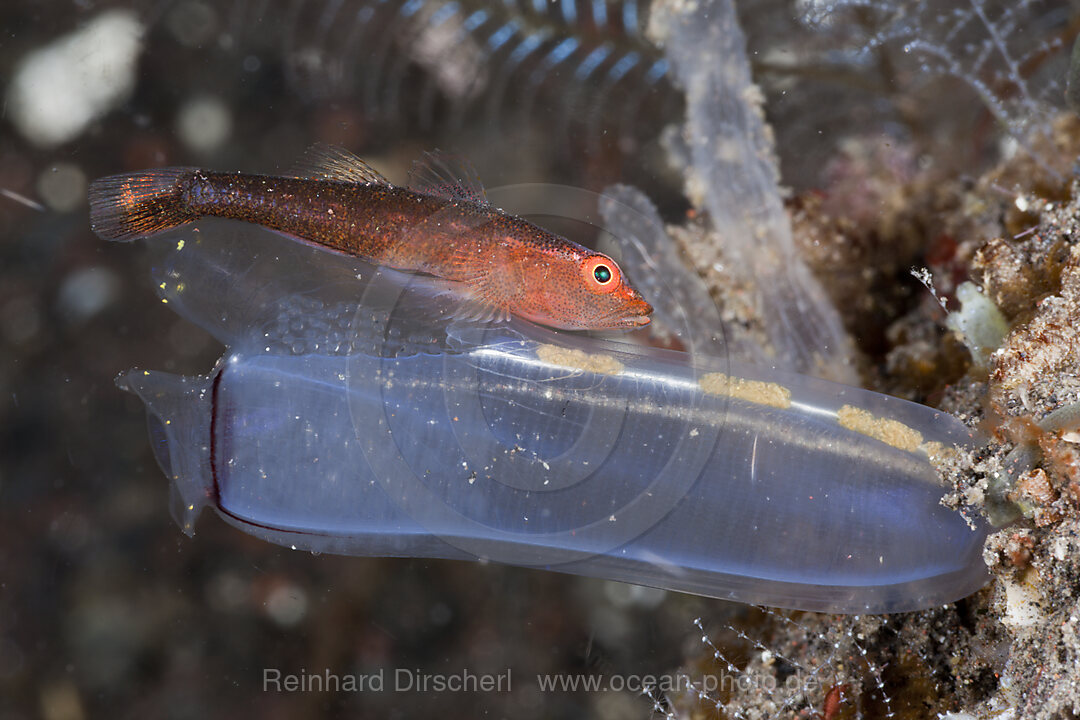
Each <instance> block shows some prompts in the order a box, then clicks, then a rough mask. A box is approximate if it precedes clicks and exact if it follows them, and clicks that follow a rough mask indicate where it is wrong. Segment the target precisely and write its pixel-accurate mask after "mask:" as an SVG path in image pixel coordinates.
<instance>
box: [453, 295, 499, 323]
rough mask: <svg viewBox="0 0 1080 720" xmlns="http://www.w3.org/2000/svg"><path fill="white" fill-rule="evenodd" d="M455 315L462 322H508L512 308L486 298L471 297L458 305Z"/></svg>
mask: <svg viewBox="0 0 1080 720" xmlns="http://www.w3.org/2000/svg"><path fill="white" fill-rule="evenodd" d="M453 316H454V319H455V320H458V321H460V322H464V323H469V324H473V323H476V324H485V325H486V324H488V323H502V322H506V321H507V320H509V319H510V309H509V308H507V307H506V306H505V305H499V304H498V303H494V302H491V301H489V300H487V299H485V298H480V297H470V298H466V299H465V300H464V301H462V303H461V304H460V305H458V307H457V310H455V311H454V315H453Z"/></svg>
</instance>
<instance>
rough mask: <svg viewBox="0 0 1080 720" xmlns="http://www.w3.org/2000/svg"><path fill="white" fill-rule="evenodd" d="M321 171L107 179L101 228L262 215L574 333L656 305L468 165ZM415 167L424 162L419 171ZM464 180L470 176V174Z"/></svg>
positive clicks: (139, 229) (183, 171)
mask: <svg viewBox="0 0 1080 720" xmlns="http://www.w3.org/2000/svg"><path fill="white" fill-rule="evenodd" d="M317 161H318V163H319V165H318V167H317V168H316V169H315V171H314V173H313V174H314V175H315V177H311V178H307V177H304V178H300V177H273V176H262V175H244V174H232V173H214V172H207V171H203V170H197V169H191V168H164V169H160V170H150V171H145V172H142V173H132V174H128V175H116V176H112V177H108V178H102V179H101V180H97V181H95V182H94V183H93V185H92V186H91V189H90V204H91V225H92V227H93V228H94V230H95V232H97V233H98V234H99V235H101V236H102V237H104V238H106V239H109V240H130V239H134V238H138V237H146V236H149V235H153V234H156V233H158V232H162V231H164V230H167V229H170V228H172V227H176V226H178V225H182V224H184V223H187V222H191V221H193V220H196V219H198V218H199V217H203V216H207V215H212V216H216V217H224V218H232V219H235V220H242V221H245V222H250V223H256V224H259V225H263V226H265V227H268V228H272V229H274V230H277V231H280V232H283V233H286V234H288V235H292V236H295V237H297V238H300V239H302V240H305V241H308V242H312V243H316V244H318V245H321V246H323V247H326V248H329V249H331V250H335V251H337V252H342V253H347V254H349V255H354V256H356V257H360V258H363V259H364V260H367V261H369V262H371V263H374V264H377V265H384V266H387V267H390V268H394V269H398V270H405V271H410V272H418V273H426V274H428V275H433V276H435V277H439V278H443V279H445V280H449V281H452V282H454V283H459V284H460V286H461V290H462V292H463V294H464V296H465V298H466V300H467V304H466V305H467V310H466V312H467V313H468V314H470V315H473V316H478V317H506V316H508V315H509V314H510V313H513V314H516V315H520V316H522V317H525V318H527V319H529V320H533V321H535V322H539V323H542V324H545V325H550V326H552V327H558V328H567V329H608V328H632V327H639V326H642V325H645V324H647V323H648V322H649V317H648V316H649V313H651V312H652V308H651V306H649V304H648V303H647V302H645V300H644V299H643V298H642V297H641V295H640V294H639V293H638V292H637V291H636V290H635V289H634V288H632V287H631V286H630V285H629V283H628V282H627V280H626V279H625V278H624V277H623V274H622V272H621V271H620V269H619V267H618V265H617V264H616V263H615V262H614V261H613V260H612V259H611V258H609V257H607V256H606V255H603V254H602V253H598V252H594V251H592V250H589V249H587V248H585V247H583V246H581V245H578V244H577V243H574V242H571V241H570V240H567V239H566V238H563V237H561V236H559V235H555V234H553V233H550V232H548V231H546V230H544V229H542V228H540V227H538V226H536V225H534V224H532V223H530V222H528V221H526V220H524V219H522V218H519V217H515V216H513V215H509V214H507V213H504V212H502V211H501V210H498V209H496V208H493V207H491V206H490V205H488V204H487V203H486V202H485V201H484V200H483V190H482V188H480V187H479V185H477V184H476V183H475V181H470V179H469V177H470V175H469V171H468V170H466V171H465V172H463V173H457V174H451V172H450V167H451V166H450V165H449V164H448V163H447V162H446V160H445V159H444V157H443V156H440V155H428V156H426V157H425V163H426V164H424V165H422V166H421V168H420V169H421V170H422V171H424V172H426V173H427V174H428V176H429V178H430V177H432V176H433V177H434V178H435V180H436V181H437V183H432V182H430V179H429V180H428V181H427V182H425V183H423V187H421V188H420V189H408V188H402V187H396V186H394V185H391V184H390V183H389V182H387V181H386V180H385V179H384V178H382V177H381V176H380V175H378V173H376V172H375V171H374V170H371V169H370V168H369V167H368V166H366V165H364V164H363V163H362V161H360V160H359V159H357V158H355V157H353V156H351V155H348V154H347V153H344V152H343V151H339V150H333V149H324V150H321V151H320V155H319V157H318V158H317ZM415 172H416V168H414V173H415ZM462 178H464V179H462Z"/></svg>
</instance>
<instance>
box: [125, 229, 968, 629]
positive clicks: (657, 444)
mask: <svg viewBox="0 0 1080 720" xmlns="http://www.w3.org/2000/svg"><path fill="white" fill-rule="evenodd" d="M225 226H226V227H225V229H224V230H222V229H220V228H218V229H213V228H211V229H209V230H206V231H204V230H199V229H197V230H195V231H194V232H191V231H189V232H187V233H183V234H180V235H174V236H172V237H169V238H164V239H160V240H157V241H154V242H153V243H151V244H152V245H153V246H154V248H155V250H154V252H155V253H156V254H157V260H156V262H155V270H154V273H155V283H156V284H157V285H158V286H159V287H160V290H161V294H162V297H163V299H164V300H165V301H166V302H167V303H168V305H169V307H170V308H172V309H174V310H175V311H177V312H179V313H180V314H181V315H182V316H184V317H186V318H188V319H189V320H191V321H192V322H195V323H197V324H199V325H201V326H202V327H204V328H206V329H207V330H208V331H210V332H211V333H212V334H214V335H215V336H216V337H217V338H218V339H219V340H221V341H222V342H223V343H225V344H226V345H227V347H228V350H227V352H226V354H225V356H224V357H223V358H222V359H221V361H220V362H219V363H218V365H217V367H216V368H215V370H214V371H213V372H212V373H211V375H210V376H209V377H195V378H192V377H179V376H175V375H170V374H167V373H157V372H147V371H142V370H133V371H130V372H128V373H127V374H125V375H124V376H123V377H122V378H121V380H120V384H121V386H122V387H124V388H126V389H129V390H131V391H133V392H135V393H137V394H138V395H139V396H140V397H141V398H142V399H143V400H144V401H145V402H146V404H147V408H148V412H149V417H150V426H151V434H152V437H153V439H154V443H155V452H156V454H157V457H158V459H159V462H160V464H161V465H162V467H163V469H164V470H165V472H166V474H167V475H168V476H169V477H170V479H171V483H172V487H173V497H174V511H175V513H176V515H177V519H178V521H179V522H180V523H181V525H182V527H184V529H185V530H186V531H188V532H190V531H191V529H192V527H193V523H194V519H195V517H196V516H197V515H198V513H199V512H200V510H201V509H202V508H203V507H205V506H207V505H210V506H212V507H213V508H215V509H216V510H217V511H218V512H219V514H220V515H221V516H222V517H224V518H225V519H226V520H227V521H228V522H230V523H232V524H233V525H236V526H237V527H239V528H241V529H242V530H244V531H245V532H248V533H251V534H252V535H255V536H258V537H261V538H264V539H266V540H269V541H272V542H276V543H280V544H283V545H286V546H290V547H295V548H298V549H307V550H312V551H320V552H334V553H344V554H352V555H393V556H410V557H442V558H462V559H476V558H485V559H490V560H494V561H498V562H503V563H511V564H516V565H525V566H532V567H538V568H546V569H551V570H558V571H563V572H569V573H576V574H581V575H588V576H595V577H601V578H608V579H613V580H621V581H626V582H633V583H639V584H645V585H653V586H657V587H662V588H667V589H672V590H679V591H687V592H693V593H700V594H703V595H709V596H714V597H720V598H726V599H732V600H738V601H743V602H750V603H761V604H766V605H772V606H779V607H788V608H799V609H805V610H822V611H833V612H896V611H905V610H913V609H917V608H925V607H929V606H933V605H936V604H940V603H945V602H949V601H952V600H955V599H957V598H960V597H963V596H964V595H967V594H969V593H971V592H973V591H974V590H976V589H977V588H978V587H980V586H981V585H982V584H983V583H984V582H985V579H986V571H985V568H984V566H983V564H982V560H981V547H982V541H983V539H984V537H985V534H986V530H985V527H984V526H982V525H979V526H978V529H977V530H972V529H971V528H969V526H968V525H967V524H966V522H965V520H964V519H963V518H962V517H961V516H960V515H959V514H957V513H955V512H953V511H950V510H948V509H946V508H944V507H942V506H941V505H940V504H939V499H940V498H941V496H942V495H943V494H944V492H945V488H944V486H943V485H942V483H941V481H940V480H939V478H938V476H937V473H936V472H935V471H934V469H933V468H932V467H931V465H930V463H929V461H928V460H927V455H926V451H927V450H928V449H929V450H931V451H933V450H934V449H935V448H937V449H938V450H940V449H941V448H942V447H944V448H948V447H952V446H955V445H958V444H964V443H965V442H968V441H969V437H968V431H967V429H966V428H965V427H964V426H963V425H962V424H961V423H959V422H958V421H956V420H955V419H954V418H952V417H950V416H948V415H946V414H943V413H940V412H937V411H934V410H932V409H930V408H926V407H923V406H920V405H915V404H912V403H908V402H905V401H902V400H898V399H895V398H890V397H887V396H884V395H880V394H876V393H872V392H869V391H865V390H861V389H857V388H850V387H844V386H840V385H835V384H831V383H828V382H825V381H821V380H817V379H812V378H806V377H801V376H798V375H794V374H788V373H779V372H774V371H772V370H770V369H768V368H765V367H749V366H746V367H744V366H738V365H735V364H731V363H729V362H727V361H726V360H725V359H723V358H719V357H715V356H706V355H690V354H688V353H683V352H675V351H668V350H657V349H654V348H647V347H642V346H637V345H633V344H630V343H629V342H613V341H610V340H604V339H599V338H594V337H587V336H582V335H575V334H569V333H554V332H551V331H548V330H545V329H542V328H539V327H536V326H533V325H530V324H528V323H522V322H516V321H515V322H514V323H512V324H510V325H505V326H497V327H493V328H484V327H469V326H464V327H459V326H458V325H456V324H455V323H454V322H452V321H451V319H449V318H447V317H441V316H440V311H438V310H431V308H432V307H435V306H437V305H438V302H439V299H440V298H439V296H438V295H437V294H435V295H434V296H431V297H428V296H425V292H427V291H426V290H425V288H424V287H423V281H422V279H418V280H417V282H418V283H419V285H417V287H418V288H419V290H416V289H415V288H406V289H405V290H402V289H401V288H402V285H401V277H400V276H398V275H397V274H395V273H389V275H387V274H386V273H383V272H379V271H377V270H375V269H373V268H370V267H369V266H366V265H364V264H362V263H359V262H357V261H354V260H350V259H348V258H342V257H339V256H335V255H331V254H329V253H325V252H322V251H319V250H316V249H313V248H309V247H305V246H303V245H300V244H297V243H295V242H291V241H289V240H287V239H284V238H279V237H277V236H275V235H273V234H271V233H267V232H266V231H262V230H260V229H258V228H253V227H248V226H242V225H237V224H233V223H225ZM215 227H216V226H215ZM358 287H363V288H364V292H363V293H362V297H359V295H360V293H358ZM414 290H416V292H414ZM424 307H426V308H428V310H429V316H428V317H421V316H422V315H423V313H422V312H420V311H419V310H418V309H419V308H424ZM418 318H420V319H418ZM440 318H441V319H440ZM432 327H435V328H442V331H441V335H440V333H438V332H435V333H433V331H432ZM842 408H845V409H844V410H841V409H842ZM852 414H854V415H855V416H856V417H861V418H862V419H863V420H867V421H868V422H869V425H868V426H867V427H859V429H849V428H848V427H846V426H845V424H842V422H841V421H840V420H839V418H842V417H847V416H850V415H852ZM845 422H847V421H845ZM847 424H848V425H850V423H847ZM852 427H858V425H857V424H856V425H853V426H852ZM873 428H878V429H879V430H880V428H885V429H886V430H889V429H891V430H894V431H895V430H901V432H900V438H901V439H900V440H899V441H898V440H896V439H895V438H892V439H890V440H889V442H892V443H894V444H889V442H885V441H883V440H881V439H878V438H877V437H875V436H874V435H875V433H878V430H875V429H873ZM907 431H910V432H907ZM868 433H869V434H868ZM880 436H881V437H890V436H889V435H888V433H886V434H884V435H880ZM912 438H914V440H913V439H912ZM904 443H907V445H906V447H907V448H908V449H902V448H901V447H897V446H896V445H898V444H899V445H904Z"/></svg>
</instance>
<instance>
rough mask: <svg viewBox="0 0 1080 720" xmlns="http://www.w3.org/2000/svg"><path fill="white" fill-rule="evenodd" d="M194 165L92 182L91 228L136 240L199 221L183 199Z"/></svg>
mask: <svg viewBox="0 0 1080 720" xmlns="http://www.w3.org/2000/svg"><path fill="white" fill-rule="evenodd" d="M194 173H195V171H194V170H193V169H192V168H161V169H158V170H144V171H142V172H137V173H128V174H125V175H111V176H109V177H104V178H101V179H99V180H95V181H94V182H92V183H90V191H89V193H88V197H89V200H90V228H91V229H92V230H93V231H94V232H95V233H97V235H98V237H100V238H101V239H103V240H137V239H138V238H143V237H149V236H151V235H156V234H157V233H160V232H164V231H165V230H169V229H170V228H174V227H177V226H179V225H183V224H184V223H189V222H191V221H193V220H196V219H197V218H198V217H199V213H197V212H193V211H192V210H190V209H189V208H188V206H187V204H186V203H185V202H184V198H183V195H184V190H185V188H186V187H187V186H188V184H189V182H190V181H191V179H192V177H193V176H194Z"/></svg>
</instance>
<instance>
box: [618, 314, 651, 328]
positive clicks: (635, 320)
mask: <svg viewBox="0 0 1080 720" xmlns="http://www.w3.org/2000/svg"><path fill="white" fill-rule="evenodd" d="M650 322H652V318H650V317H649V316H648V315H628V316H627V317H624V318H623V319H622V320H620V321H619V326H620V327H644V326H646V325H648V324H649V323H650Z"/></svg>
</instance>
